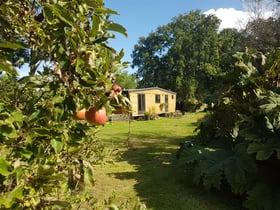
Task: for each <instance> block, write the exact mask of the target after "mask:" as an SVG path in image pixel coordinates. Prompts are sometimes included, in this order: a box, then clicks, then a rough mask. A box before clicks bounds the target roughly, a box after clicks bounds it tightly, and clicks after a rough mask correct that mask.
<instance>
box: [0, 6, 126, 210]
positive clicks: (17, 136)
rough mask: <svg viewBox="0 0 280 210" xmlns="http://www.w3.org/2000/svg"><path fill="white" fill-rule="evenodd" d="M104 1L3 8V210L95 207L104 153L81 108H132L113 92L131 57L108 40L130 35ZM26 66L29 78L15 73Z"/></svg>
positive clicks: (0, 158)
mask: <svg viewBox="0 0 280 210" xmlns="http://www.w3.org/2000/svg"><path fill="white" fill-rule="evenodd" d="M111 14H117V12H115V11H113V10H110V9H107V8H104V6H103V1H99V0H98V1H88V0H79V1H77V0H74V1H68V0H58V1H10V0H8V1H5V2H3V1H1V3H0V21H1V26H0V56H1V58H0V76H1V84H0V85H1V98H0V208H1V209H54V208H55V209H79V208H80V207H83V206H86V204H88V205H89V206H90V207H89V209H91V206H93V205H94V199H92V195H90V194H88V193H87V192H88V189H89V188H91V187H92V185H93V184H94V176H93V167H92V164H93V163H96V162H98V161H100V160H101V159H102V156H103V147H102V146H100V145H99V144H98V143H97V140H96V138H95V132H96V129H95V127H94V126H92V125H89V124H87V123H84V122H75V121H74V120H73V119H72V116H73V114H74V113H75V112H76V111H77V110H79V109H81V108H89V107H92V106H94V107H97V108H99V107H101V106H105V107H106V108H107V111H110V103H111V102H113V101H115V102H119V103H121V104H122V103H126V101H125V98H124V97H122V96H121V95H118V96H116V95H114V93H113V92H112V91H111V87H112V84H113V83H114V81H115V75H116V74H117V72H118V71H119V70H121V69H122V68H124V67H125V66H126V65H125V63H121V61H120V60H121V58H122V56H123V52H122V51H121V52H120V53H117V52H116V51H115V50H114V49H112V48H111V47H109V46H108V42H107V40H108V39H109V38H113V37H114V35H113V34H112V33H110V32H109V31H115V32H119V33H122V34H124V35H126V31H125V29H124V28H123V27H122V26H120V25H118V24H116V23H114V22H112V21H110V19H109V15H111ZM23 63H26V64H28V65H29V67H30V71H29V75H28V76H25V77H22V78H18V77H17V71H16V69H15V67H20V66H21V65H22V64H23Z"/></svg>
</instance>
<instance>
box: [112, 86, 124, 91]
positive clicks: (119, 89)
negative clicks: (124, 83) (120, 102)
mask: <svg viewBox="0 0 280 210" xmlns="http://www.w3.org/2000/svg"><path fill="white" fill-rule="evenodd" d="M112 90H113V91H114V92H116V93H120V92H121V91H122V88H121V86H119V85H113V86H112Z"/></svg>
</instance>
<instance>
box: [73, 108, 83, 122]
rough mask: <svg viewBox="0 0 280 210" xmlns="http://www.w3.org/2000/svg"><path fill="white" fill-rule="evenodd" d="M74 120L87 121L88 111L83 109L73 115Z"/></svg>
mask: <svg viewBox="0 0 280 210" xmlns="http://www.w3.org/2000/svg"><path fill="white" fill-rule="evenodd" d="M73 119H74V120H85V119H86V109H81V110H79V111H77V113H76V114H74V115H73Z"/></svg>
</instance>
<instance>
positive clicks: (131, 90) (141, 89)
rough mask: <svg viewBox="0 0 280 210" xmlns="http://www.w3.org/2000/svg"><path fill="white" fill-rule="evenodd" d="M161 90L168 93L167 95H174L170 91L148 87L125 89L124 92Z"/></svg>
mask: <svg viewBox="0 0 280 210" xmlns="http://www.w3.org/2000/svg"><path fill="white" fill-rule="evenodd" d="M155 89H156V90H161V91H164V92H168V93H172V94H174V95H176V93H175V92H173V91H171V90H166V89H163V88H160V87H149V88H138V89H125V91H128V92H139V91H146V90H155Z"/></svg>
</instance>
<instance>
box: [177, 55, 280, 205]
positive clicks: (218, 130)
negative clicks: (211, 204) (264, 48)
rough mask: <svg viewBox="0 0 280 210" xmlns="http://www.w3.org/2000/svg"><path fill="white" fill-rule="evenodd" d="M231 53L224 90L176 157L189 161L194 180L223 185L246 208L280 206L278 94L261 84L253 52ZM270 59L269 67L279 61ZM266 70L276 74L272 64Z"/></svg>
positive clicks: (257, 63) (264, 82) (261, 77)
mask: <svg viewBox="0 0 280 210" xmlns="http://www.w3.org/2000/svg"><path fill="white" fill-rule="evenodd" d="M278 56H279V54H278ZM235 57H236V59H237V62H236V68H235V71H234V72H232V73H230V75H228V76H229V78H231V80H230V85H229V88H228V91H226V92H225V93H224V94H223V95H222V96H221V97H220V98H219V100H218V102H217V103H216V104H215V106H214V107H213V108H211V109H210V110H209V114H208V115H207V116H206V117H205V119H203V121H202V122H201V123H200V125H199V126H198V128H197V130H198V131H199V133H198V135H197V138H196V139H194V140H192V141H190V142H189V143H186V144H187V145H189V146H184V147H183V149H182V148H181V150H180V155H179V156H180V161H182V163H184V164H188V165H191V166H193V168H194V174H193V175H194V176H193V177H194V182H195V183H197V184H202V185H203V186H205V187H206V188H208V189H209V188H217V189H223V188H224V187H225V186H229V187H230V189H231V191H232V192H233V193H234V194H239V195H242V196H244V198H246V199H245V201H244V206H245V207H246V208H248V209H252V210H253V209H264V210H276V209H278V208H279V206H280V189H279V187H278V186H280V179H279V177H278V175H277V174H278V171H279V169H280V160H279V159H280V143H279V139H280V95H279V94H277V93H276V92H274V88H275V89H276V88H277V87H273V86H271V85H270V84H271V83H270V84H268V83H267V80H266V78H267V77H266V74H262V73H261V72H260V71H258V70H257V68H256V67H257V66H258V65H260V64H264V62H259V60H258V59H259V57H258V56H255V55H253V54H249V53H247V52H245V53H237V54H236V55H235ZM262 58H263V59H264V57H262ZM262 61H264V60H262ZM275 62H278V63H277V65H272V66H274V67H275V66H279V59H278V60H276V61H275ZM253 64H254V65H253ZM271 71H278V73H279V69H276V68H275V69H271V68H270V70H269V71H267V72H271ZM267 72H266V73H267ZM228 81H229V80H228ZM275 84H276V83H275ZM267 87H270V88H271V89H267ZM186 144H185V145H186ZM225 183H226V184H225Z"/></svg>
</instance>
